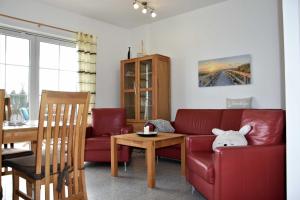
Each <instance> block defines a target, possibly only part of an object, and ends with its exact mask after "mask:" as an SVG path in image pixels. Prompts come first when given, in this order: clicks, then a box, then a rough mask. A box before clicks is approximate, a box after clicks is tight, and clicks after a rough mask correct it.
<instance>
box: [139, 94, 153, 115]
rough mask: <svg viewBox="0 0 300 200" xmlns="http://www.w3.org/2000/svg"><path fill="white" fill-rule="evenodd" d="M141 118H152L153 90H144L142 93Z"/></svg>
mask: <svg viewBox="0 0 300 200" xmlns="http://www.w3.org/2000/svg"><path fill="white" fill-rule="evenodd" d="M140 119H141V120H150V119H152V92H151V91H143V92H141V93H140Z"/></svg>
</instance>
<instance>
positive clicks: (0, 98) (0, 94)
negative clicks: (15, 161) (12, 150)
mask: <svg viewBox="0 0 300 200" xmlns="http://www.w3.org/2000/svg"><path fill="white" fill-rule="evenodd" d="M4 97H5V91H4V90H2V89H0V147H1V148H0V169H1V170H2V156H1V155H2V127H3V117H4ZM0 186H1V178H0ZM0 193H1V195H2V190H1V191H0Z"/></svg>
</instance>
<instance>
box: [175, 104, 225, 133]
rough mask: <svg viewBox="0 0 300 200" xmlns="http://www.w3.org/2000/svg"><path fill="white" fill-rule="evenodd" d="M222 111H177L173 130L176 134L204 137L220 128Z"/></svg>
mask: <svg viewBox="0 0 300 200" xmlns="http://www.w3.org/2000/svg"><path fill="white" fill-rule="evenodd" d="M221 116H222V110H213V109H201V110H200V109H179V110H178V111H177V114H176V118H175V123H174V128H175V130H176V131H175V132H176V133H185V134H191V135H192V134H197V135H206V134H212V132H211V130H212V129H213V128H218V127H219V126H220V120H221Z"/></svg>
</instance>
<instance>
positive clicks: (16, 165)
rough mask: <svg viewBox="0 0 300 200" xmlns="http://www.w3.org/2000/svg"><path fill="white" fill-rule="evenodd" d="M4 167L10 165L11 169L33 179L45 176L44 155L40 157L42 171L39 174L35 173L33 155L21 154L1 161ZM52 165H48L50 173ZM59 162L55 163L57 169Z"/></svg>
mask: <svg viewBox="0 0 300 200" xmlns="http://www.w3.org/2000/svg"><path fill="white" fill-rule="evenodd" d="M3 164H4V165H5V166H6V167H11V168H12V169H13V170H16V171H18V172H22V173H24V174H26V176H28V177H30V178H31V179H34V180H41V179H43V178H44V177H45V157H44V156H43V158H42V170H41V171H42V172H41V174H36V173H35V167H36V165H35V155H31V156H23V157H19V158H12V159H7V160H4V161H3ZM52 167H53V166H52V165H50V174H51V175H53V168H52ZM59 169H60V164H58V165H57V170H58V171H59Z"/></svg>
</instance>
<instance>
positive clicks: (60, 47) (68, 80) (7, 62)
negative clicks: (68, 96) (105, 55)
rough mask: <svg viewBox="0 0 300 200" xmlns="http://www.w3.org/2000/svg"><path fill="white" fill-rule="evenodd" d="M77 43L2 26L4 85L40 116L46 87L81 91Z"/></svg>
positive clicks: (0, 75) (0, 79) (15, 100)
mask: <svg viewBox="0 0 300 200" xmlns="http://www.w3.org/2000/svg"><path fill="white" fill-rule="evenodd" d="M77 72H78V58H77V50H76V47H75V43H74V42H72V41H68V40H64V39H59V38H53V37H49V36H44V35H38V34H34V33H29V32H24V31H19V30H14V29H10V28H4V27H0V88H5V90H6V93H7V94H8V95H9V96H10V97H11V102H12V104H13V105H12V106H16V107H18V109H19V108H26V109H27V110H28V112H29V113H30V117H31V119H37V117H38V109H39V102H40V95H41V91H42V90H60V91H78V82H79V81H78V80H79V78H78V73H77Z"/></svg>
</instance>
